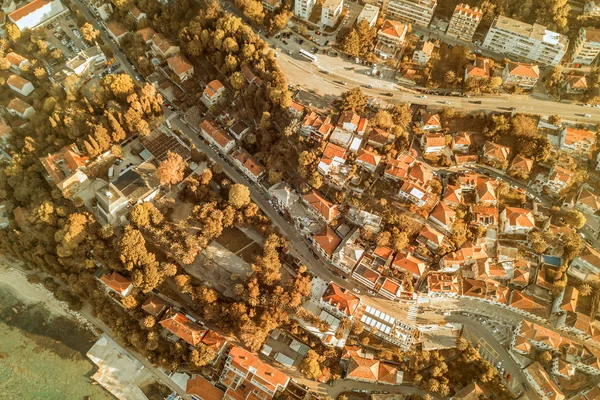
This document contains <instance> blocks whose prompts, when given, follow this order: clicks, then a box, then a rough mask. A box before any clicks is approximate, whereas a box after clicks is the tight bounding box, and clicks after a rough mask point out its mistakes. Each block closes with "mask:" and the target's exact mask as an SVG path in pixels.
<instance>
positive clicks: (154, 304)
mask: <svg viewBox="0 0 600 400" xmlns="http://www.w3.org/2000/svg"><path fill="white" fill-rule="evenodd" d="M166 309H167V303H166V302H165V301H164V300H163V299H161V298H160V297H158V296H152V297H149V298H148V300H146V301H145V302H144V304H142V310H144V311H146V312H147V313H148V314H150V315H152V316H153V317H159V316H160V315H161V314H162V313H163V312H164V311H165V310H166Z"/></svg>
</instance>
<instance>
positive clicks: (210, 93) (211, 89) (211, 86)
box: [204, 79, 225, 99]
mask: <svg viewBox="0 0 600 400" xmlns="http://www.w3.org/2000/svg"><path fill="white" fill-rule="evenodd" d="M224 87H225V86H223V84H222V83H221V81H219V80H218V79H215V80H214V81H210V82H208V85H206V87H205V88H204V94H205V95H206V96H207V97H208V98H209V99H212V98H213V97H214V96H215V95H216V94H217V93H218V92H219V91H220V90H221V89H223V88H224Z"/></svg>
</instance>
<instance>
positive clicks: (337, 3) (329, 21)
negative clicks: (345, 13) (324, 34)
mask: <svg viewBox="0 0 600 400" xmlns="http://www.w3.org/2000/svg"><path fill="white" fill-rule="evenodd" d="M343 9H344V0H325V2H324V3H323V8H321V25H323V26H328V27H330V28H333V27H334V26H335V24H337V21H338V19H339V18H340V15H341V14H342V10H343Z"/></svg>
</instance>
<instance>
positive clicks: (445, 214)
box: [429, 201, 456, 226]
mask: <svg viewBox="0 0 600 400" xmlns="http://www.w3.org/2000/svg"><path fill="white" fill-rule="evenodd" d="M429 216H430V217H432V218H435V219H437V220H438V221H440V222H441V223H442V224H444V225H446V226H450V225H452V224H453V223H454V217H455V216H456V212H455V211H454V210H453V209H451V208H450V207H448V206H447V205H446V204H445V203H443V202H441V201H440V202H439V203H438V204H437V206H435V208H434V209H433V211H432V212H431V214H429Z"/></svg>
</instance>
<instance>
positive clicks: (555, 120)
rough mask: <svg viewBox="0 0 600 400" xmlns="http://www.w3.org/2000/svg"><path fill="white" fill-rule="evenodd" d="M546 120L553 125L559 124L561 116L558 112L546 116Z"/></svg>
mask: <svg viewBox="0 0 600 400" xmlns="http://www.w3.org/2000/svg"><path fill="white" fill-rule="evenodd" d="M548 122H550V123H551V124H552V125H554V126H559V125H560V124H561V123H562V117H561V116H560V115H558V114H554V115H551V116H550V117H548Z"/></svg>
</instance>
